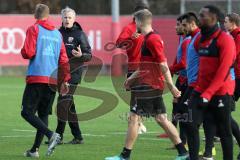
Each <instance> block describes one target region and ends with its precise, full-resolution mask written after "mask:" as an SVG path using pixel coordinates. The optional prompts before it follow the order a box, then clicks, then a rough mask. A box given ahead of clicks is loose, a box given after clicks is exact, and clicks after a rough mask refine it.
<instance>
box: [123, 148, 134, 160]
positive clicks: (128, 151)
mask: <svg viewBox="0 0 240 160" xmlns="http://www.w3.org/2000/svg"><path fill="white" fill-rule="evenodd" d="M131 151H132V150H131V149H127V148H125V147H124V148H123V151H122V153H121V156H122V157H123V158H129V157H130V155H131Z"/></svg>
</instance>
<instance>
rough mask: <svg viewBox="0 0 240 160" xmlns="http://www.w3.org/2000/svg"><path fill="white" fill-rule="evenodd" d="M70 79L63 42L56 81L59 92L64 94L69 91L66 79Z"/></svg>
mask: <svg viewBox="0 0 240 160" xmlns="http://www.w3.org/2000/svg"><path fill="white" fill-rule="evenodd" d="M70 79H71V75H70V65H69V60H68V56H67V52H66V48H65V45H64V43H63V42H62V44H61V49H60V56H59V69H58V83H59V85H60V94H62V95H65V94H67V93H68V91H69V87H68V86H69V84H68V81H69V80H70Z"/></svg>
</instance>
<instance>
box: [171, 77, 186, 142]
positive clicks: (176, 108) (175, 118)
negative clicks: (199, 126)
mask: <svg viewBox="0 0 240 160" xmlns="http://www.w3.org/2000/svg"><path fill="white" fill-rule="evenodd" d="M176 87H177V88H178V89H179V90H180V91H181V92H182V96H181V97H180V98H179V99H178V102H177V103H175V102H173V110H172V123H173V125H174V126H175V127H177V125H178V123H179V130H180V138H181V140H182V143H183V144H186V143H187V137H186V133H185V129H184V126H183V123H182V121H181V120H180V121H179V115H181V114H182V111H181V110H182V109H181V102H182V99H183V95H184V94H185V92H186V90H187V88H188V87H187V82H186V83H184V84H181V83H180V81H179V79H177V81H176Z"/></svg>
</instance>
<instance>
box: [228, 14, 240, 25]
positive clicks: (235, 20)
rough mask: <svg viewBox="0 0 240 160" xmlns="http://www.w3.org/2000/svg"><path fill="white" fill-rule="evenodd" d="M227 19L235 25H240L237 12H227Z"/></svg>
mask: <svg viewBox="0 0 240 160" xmlns="http://www.w3.org/2000/svg"><path fill="white" fill-rule="evenodd" d="M227 17H228V18H229V21H230V22H232V23H235V24H236V25H237V26H240V16H239V14H237V13H231V14H227Z"/></svg>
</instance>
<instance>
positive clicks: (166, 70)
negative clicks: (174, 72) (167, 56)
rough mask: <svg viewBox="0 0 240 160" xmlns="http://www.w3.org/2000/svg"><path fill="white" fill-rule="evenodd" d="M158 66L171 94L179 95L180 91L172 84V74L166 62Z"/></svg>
mask: <svg viewBox="0 0 240 160" xmlns="http://www.w3.org/2000/svg"><path fill="white" fill-rule="evenodd" d="M160 68H161V71H162V73H163V76H164V78H165V81H166V84H167V86H168V88H169V90H170V91H171V93H172V95H173V96H174V97H180V96H181V92H180V91H179V90H178V89H177V88H176V86H175V85H174V84H173V80H172V76H171V73H170V70H169V68H168V65H167V62H162V63H160Z"/></svg>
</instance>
